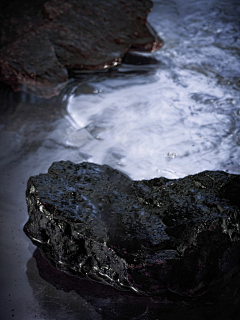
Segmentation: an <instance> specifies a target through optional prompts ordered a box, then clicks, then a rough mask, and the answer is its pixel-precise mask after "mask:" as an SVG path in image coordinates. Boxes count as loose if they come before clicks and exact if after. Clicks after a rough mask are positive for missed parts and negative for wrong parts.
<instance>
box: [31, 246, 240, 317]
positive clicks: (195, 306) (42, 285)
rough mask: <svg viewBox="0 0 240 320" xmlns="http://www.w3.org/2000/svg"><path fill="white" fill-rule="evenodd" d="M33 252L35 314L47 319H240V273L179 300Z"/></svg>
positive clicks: (32, 284)
mask: <svg viewBox="0 0 240 320" xmlns="http://www.w3.org/2000/svg"><path fill="white" fill-rule="evenodd" d="M33 256H34V258H35V259H36V262H37V266H36V264H35V261H34V259H33V258H31V259H30V260H29V261H28V264H27V276H28V280H29V282H30V284H31V286H32V288H33V293H34V296H35V299H36V300H37V301H38V303H39V307H38V308H36V309H37V313H36V314H37V315H41V316H42V317H43V318H45V319H64V320H65V319H71V320H75V319H76V320H78V319H80V320H85V319H88V320H91V319H93V320H95V319H103V320H122V319H125V320H130V319H131V320H133V319H139V320H156V319H159V320H160V319H161V320H176V319H184V320H193V319H194V320H202V319H205V318H206V316H208V317H212V318H213V319H218V320H226V319H231V320H235V319H236V320H237V319H238V315H239V311H240V306H239V301H240V300H239V298H240V293H239V290H238V286H240V274H238V275H237V276H236V277H235V278H234V279H232V280H231V281H230V282H229V283H228V285H227V286H225V287H224V288H222V289H218V290H216V291H215V292H212V293H211V294H209V295H207V296H204V297H200V298H198V300H189V299H185V300H184V301H179V300H177V299H176V296H174V295H172V296H171V298H172V300H173V301H172V302H170V301H169V299H167V298H166V297H162V298H149V297H140V296H138V295H136V294H134V293H130V292H120V291H118V290H115V289H114V288H112V287H110V286H104V285H101V284H99V283H96V282H90V281H88V280H85V279H80V278H77V277H74V276H70V275H68V274H67V273H64V272H61V271H59V270H57V269H56V268H55V267H53V266H52V265H50V264H49V262H48V261H47V260H46V259H44V258H43V257H42V255H41V253H40V251H39V249H36V250H35V252H34V255H33ZM37 268H38V270H37ZM38 271H39V274H40V276H41V278H40V277H39V274H38ZM168 298H170V297H168Z"/></svg>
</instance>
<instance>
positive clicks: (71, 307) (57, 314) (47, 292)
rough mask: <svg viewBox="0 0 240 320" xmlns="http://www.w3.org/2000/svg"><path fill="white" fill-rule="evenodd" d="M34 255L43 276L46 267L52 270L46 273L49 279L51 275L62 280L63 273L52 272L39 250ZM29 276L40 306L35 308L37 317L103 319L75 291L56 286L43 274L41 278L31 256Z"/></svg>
mask: <svg viewBox="0 0 240 320" xmlns="http://www.w3.org/2000/svg"><path fill="white" fill-rule="evenodd" d="M34 256H35V258H36V260H37V262H38V267H39V272H40V274H41V276H42V274H43V272H42V268H43V267H45V271H47V272H49V271H50V272H49V274H46V276H47V280H49V279H50V277H51V276H53V277H54V276H58V277H59V279H58V280H59V282H61V273H56V274H54V273H53V272H51V271H52V270H51V267H50V268H47V264H45V265H44V262H45V261H44V260H43V258H41V256H40V253H39V251H38V250H36V251H35V253H34ZM27 276H28V280H29V283H30V284H31V286H32V288H33V294H34V297H35V299H36V300H37V302H38V306H37V307H36V310H35V312H36V315H37V319H38V317H39V316H40V317H42V318H43V319H57V320H66V319H69V320H75V319H81V320H89V319H94V320H100V319H102V317H101V315H100V314H98V313H97V312H96V310H95V308H94V307H93V306H92V305H91V304H90V303H88V302H87V301H86V300H84V299H83V298H81V297H80V296H79V295H77V294H76V292H75V291H71V292H68V293H67V292H65V291H64V290H60V289H62V288H60V287H57V288H55V287H54V286H52V285H51V284H49V283H48V282H46V281H44V280H43V279H44V276H42V278H43V279H42V278H40V277H39V274H38V270H37V266H36V263H35V261H34V259H33V258H31V259H30V260H29V261H28V263H27ZM48 276H50V277H48ZM55 280H56V279H55ZM53 282H54V280H53ZM63 289H64V288H63ZM70 290H71V289H70Z"/></svg>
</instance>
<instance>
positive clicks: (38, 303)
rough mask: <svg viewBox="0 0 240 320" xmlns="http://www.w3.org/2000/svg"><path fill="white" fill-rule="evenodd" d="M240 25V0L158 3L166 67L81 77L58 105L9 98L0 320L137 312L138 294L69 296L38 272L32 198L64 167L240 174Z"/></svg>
mask: <svg viewBox="0 0 240 320" xmlns="http://www.w3.org/2000/svg"><path fill="white" fill-rule="evenodd" d="M239 17H240V5H239V1H213V0H211V1H204V0H202V1H196V0H195V1H188V2H185V1H182V0H178V1H154V9H153V11H152V13H151V14H150V15H149V21H150V23H151V24H152V26H153V27H154V28H155V30H156V31H157V32H158V34H159V35H160V37H161V38H162V39H163V40H164V41H165V45H164V47H163V48H162V49H161V50H159V51H157V52H155V53H153V54H152V55H151V56H152V58H155V59H156V60H157V61H158V64H152V65H135V66H132V65H127V64H125V65H124V64H123V65H121V66H119V67H117V68H114V69H112V70H111V71H109V72H101V73H96V74H76V78H75V80H72V81H70V83H69V85H68V87H67V88H66V89H65V91H64V92H63V93H62V94H61V95H60V96H59V97H57V98H55V99H52V100H50V101H48V102H46V101H44V100H41V99H36V98H34V97H29V96H26V95H24V94H23V95H21V94H13V93H11V92H9V91H7V90H4V91H3V90H2V91H1V108H2V110H3V111H2V112H1V120H0V132H1V136H0V138H1V142H0V143H1V158H0V167H1V190H0V191H1V193H0V203H1V212H0V225H1V242H0V250H1V253H0V257H1V275H0V281H1V288H2V289H1V293H0V295H1V297H0V301H1V312H2V313H1V315H0V318H1V317H2V318H1V319H10V318H13V317H12V315H13V314H14V318H15V319H24V320H28V319H34V317H35V316H36V317H35V318H36V319H57V318H58V319H60V318H61V317H62V318H63V319H68V318H69V319H79V305H80V306H81V307H82V308H83V309H84V310H85V311H84V312H85V313H86V315H85V313H83V314H82V318H80V319H87V317H88V311H89V310H91V312H90V311H89V312H90V313H91V318H92V319H107V317H108V319H114V314H118V313H119V318H121V312H120V310H119V309H117V307H116V301H122V305H123V306H124V308H125V309H126V308H130V304H128V299H130V298H129V296H127V298H126V297H125V296H124V295H121V294H120V293H113V291H111V290H110V289H105V288H103V287H102V286H100V287H97V288H98V290H99V292H100V293H98V295H97V294H96V295H94V293H93V292H94V291H92V292H91V293H89V292H88V294H87V295H86V294H85V295H84V290H82V291H81V294H80V295H79V294H76V293H75V291H71V293H66V292H64V291H61V290H60V291H59V290H56V289H55V288H54V286H53V285H52V284H49V283H48V282H47V281H45V280H43V279H42V278H40V276H39V275H38V269H37V267H36V261H35V259H34V258H32V255H33V252H34V250H35V247H34V246H33V245H32V244H31V243H30V241H29V239H27V237H26V236H25V235H24V234H23V231H22V227H23V225H24V223H25V222H26V220H27V208H26V204H25V189H26V182H27V180H28V178H29V177H30V176H31V175H35V174H39V173H40V172H46V171H47V169H48V167H49V166H50V165H51V164H52V162H53V161H59V160H71V161H73V162H82V161H90V162H95V163H99V164H109V165H111V166H112V167H114V168H118V169H120V170H122V171H124V172H125V173H127V174H128V175H129V176H130V177H131V178H133V179H143V178H144V179H149V178H153V177H159V176H165V177H167V178H178V177H184V176H186V175H188V174H193V173H197V172H200V171H202V170H224V171H228V172H230V173H238V174H239V173H240V160H239V159H240V80H239V79H240V78H239V73H240V59H239V52H240V37H239ZM43 278H44V277H43ZM82 283H83V284H82V285H83V286H88V285H89V284H88V285H86V284H85V283H86V282H82ZM94 288H95V287H94ZM95 289H96V288H95ZM95 289H94V290H95ZM41 290H42V291H41ZM48 290H49V291H50V292H51V294H48V293H46V292H48ZM101 290H103V291H104V292H105V290H110V291H106V292H108V293H106V294H105V295H104V294H103V291H101ZM43 292H44V294H43ZM110 292H111V297H113V298H111V297H110V296H109V294H110ZM114 292H115V291H114ZM23 293H24V294H23ZM49 295H50V296H51V297H54V298H49ZM80 296H81V297H80ZM100 296H102V297H103V298H101V299H102V300H101V299H100V298H99V297H100ZM78 299H79V300H78ZM111 299H112V300H111ZM114 299H115V300H114ZM131 299H132V301H134V303H136V301H137V300H136V299H135V298H133V297H132V298H131ZM134 299H135V300H134ZM80 300H81V301H80ZM46 301H47V302H46ZM66 301H67V303H66ZM74 301H75V302H74ZM76 301H78V303H76ZM89 301H90V302H89ZM146 303H147V302H146ZM57 304H58V305H59V306H60V307H59V309H58V308H57V307H56V306H57ZM106 305H107V306H108V308H110V309H111V308H112V309H113V310H115V311H114V312H115V313H114V314H111V315H110V313H108V312H110V311H108V312H107V311H106V310H105V309H104V306H105V307H106ZM113 305H115V307H113ZM236 305H237V304H235V306H236ZM70 306H71V307H70ZM147 306H149V305H148V304H147ZM99 308H100V309H101V310H105V311H104V312H105V313H104V312H103V311H101V310H99ZM114 308H115V309H114ZM161 308H162V309H161V310H162V311H161V312H162V313H161V319H165V316H167V314H168V317H169V318H170V317H171V316H172V317H174V312H177V313H178V312H181V310H184V315H185V314H186V312H187V313H189V319H190V314H191V311H190V310H191V309H189V308H188V309H186V310H187V311H186V310H185V309H181V310H180V309H179V310H180V311H179V310H178V311H176V310H177V309H174V310H175V311H169V310H170V309H166V308H167V307H163V306H161ZM181 308H182V307H181ZM206 308H207V307H206ZM232 308H233V307H231V309H232ZM55 309H56V310H58V312H57V311H56V310H55ZM153 309H154V308H153ZM2 310H3V311H2ZM54 310H55V311H54ZM129 310H130V309H129ZM139 310H140V309H139ZM146 310H149V308H148V309H147V307H146V308H145V309H144V310H141V312H140V311H139V313H138V312H137V311H136V310H135V311H134V312H135V313H136V314H135V315H134V312H133V311H132V312H133V315H132V313H131V312H130V311H129V314H127V313H126V315H125V319H132V318H133V317H137V316H139V315H141V314H144V312H146ZM166 310H167V311H166ZM171 310H173V309H171ZM199 310H200V309H199ZM199 310H198V312H199V319H201V318H200V311H199ZM206 310H208V309H206ZM209 310H210V309H209ZM212 310H215V309H212ZM159 312H160V311H158V313H159ZM171 312H172V313H171ZM182 312H183V311H182ZM206 312H207V311H206ZM209 312H210V311H209ZM211 312H214V311H211ZM104 314H107V315H108V316H106V315H104ZM175 314H176V313H175ZM179 314H180V313H179ZM147 315H148V316H149V319H156V316H154V313H153V314H152V315H151V312H150V311H147V312H146V314H145V315H144V316H143V318H144V317H145V316H146V317H147ZM215 315H216V314H215ZM217 316H218V318H219V319H220V318H221V315H220V313H219V315H217ZM154 317H155V318H154ZM194 317H195V318H194ZM197 317H198V316H197V315H196V314H195V316H193V315H192V318H191V319H198V318H197ZM88 319H89V318H88ZM116 319H117V318H116ZM166 319H167V318H166ZM222 319H226V318H222Z"/></svg>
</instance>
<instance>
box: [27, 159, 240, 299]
mask: <svg viewBox="0 0 240 320" xmlns="http://www.w3.org/2000/svg"><path fill="white" fill-rule="evenodd" d="M239 182H240V176H239V175H231V174H228V173H225V172H222V171H204V172H201V173H199V174H196V175H192V176H187V177H185V178H183V179H176V180H169V179H166V178H155V179H152V180H148V181H147V180H143V181H132V180H131V179H130V178H129V177H127V176H126V175H124V174H123V173H121V172H119V171H117V170H115V169H112V168H110V167H109V166H106V165H104V166H100V165H97V164H92V163H81V164H74V163H72V162H70V161H67V162H64V161H60V162H56V163H53V164H52V166H51V167H50V168H49V171H48V173H47V174H40V175H38V176H34V177H31V178H30V179H29V181H28V186H27V193H26V197H27V205H28V210H29V220H28V222H27V223H26V225H25V227H24V230H25V232H26V234H27V235H28V236H29V237H30V239H31V240H32V241H33V243H34V244H36V245H37V246H38V247H39V248H40V249H41V251H42V252H43V254H44V255H45V257H47V259H48V260H49V261H50V262H51V263H52V264H53V265H55V266H56V267H57V268H59V269H60V270H63V271H65V272H67V273H70V274H73V275H78V276H83V277H87V278H90V279H93V280H96V281H99V282H102V283H106V284H110V285H112V286H114V287H116V288H119V289H132V290H134V291H136V292H138V293H140V294H149V295H161V294H163V293H164V292H167V291H168V290H169V291H172V292H174V293H178V294H181V295H186V296H195V295H201V294H203V293H204V292H206V291H207V290H209V289H211V288H214V287H215V286H217V285H220V284H224V283H225V282H226V281H228V279H229V278H230V277H231V275H232V274H233V273H235V272H236V271H238V270H239V266H240V230H239V222H240V208H239V202H238V201H236V197H237V196H238V197H239ZM234 194H235V195H236V196H234Z"/></svg>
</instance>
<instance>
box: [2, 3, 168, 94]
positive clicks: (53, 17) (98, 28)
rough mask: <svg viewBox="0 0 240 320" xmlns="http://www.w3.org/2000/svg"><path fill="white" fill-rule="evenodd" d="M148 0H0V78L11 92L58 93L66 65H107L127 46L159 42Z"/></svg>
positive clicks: (145, 46) (149, 45)
mask: <svg viewBox="0 0 240 320" xmlns="http://www.w3.org/2000/svg"><path fill="white" fill-rule="evenodd" d="M151 7H152V2H151V1H150V0H91V1H88V0H68V1H65V0H48V1H47V0H35V1H34V2H33V1H32V0H22V1H21V5H19V1H18V0H12V1H8V0H2V1H1V3H0V67H1V69H0V81H3V82H5V83H6V84H9V85H11V86H12V88H13V89H14V90H15V91H20V90H23V91H26V92H28V93H33V94H35V95H38V96H41V97H46V98H49V97H52V96H54V95H57V94H58V93H59V92H60V90H61V89H62V88H63V86H64V85H65V84H66V82H67V80H68V71H67V70H68V69H73V68H80V69H105V68H108V67H111V66H114V65H117V64H118V63H120V62H121V58H122V57H123V55H124V53H125V52H127V50H128V49H129V48H131V47H133V48H138V49H140V50H147V51H154V50H157V49H158V48H160V47H161V46H162V43H163V42H162V40H161V39H159V38H158V36H157V35H156V33H155V31H154V30H153V29H152V28H151V27H150V26H149V25H148V24H147V14H148V12H149V11H150V10H151Z"/></svg>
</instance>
